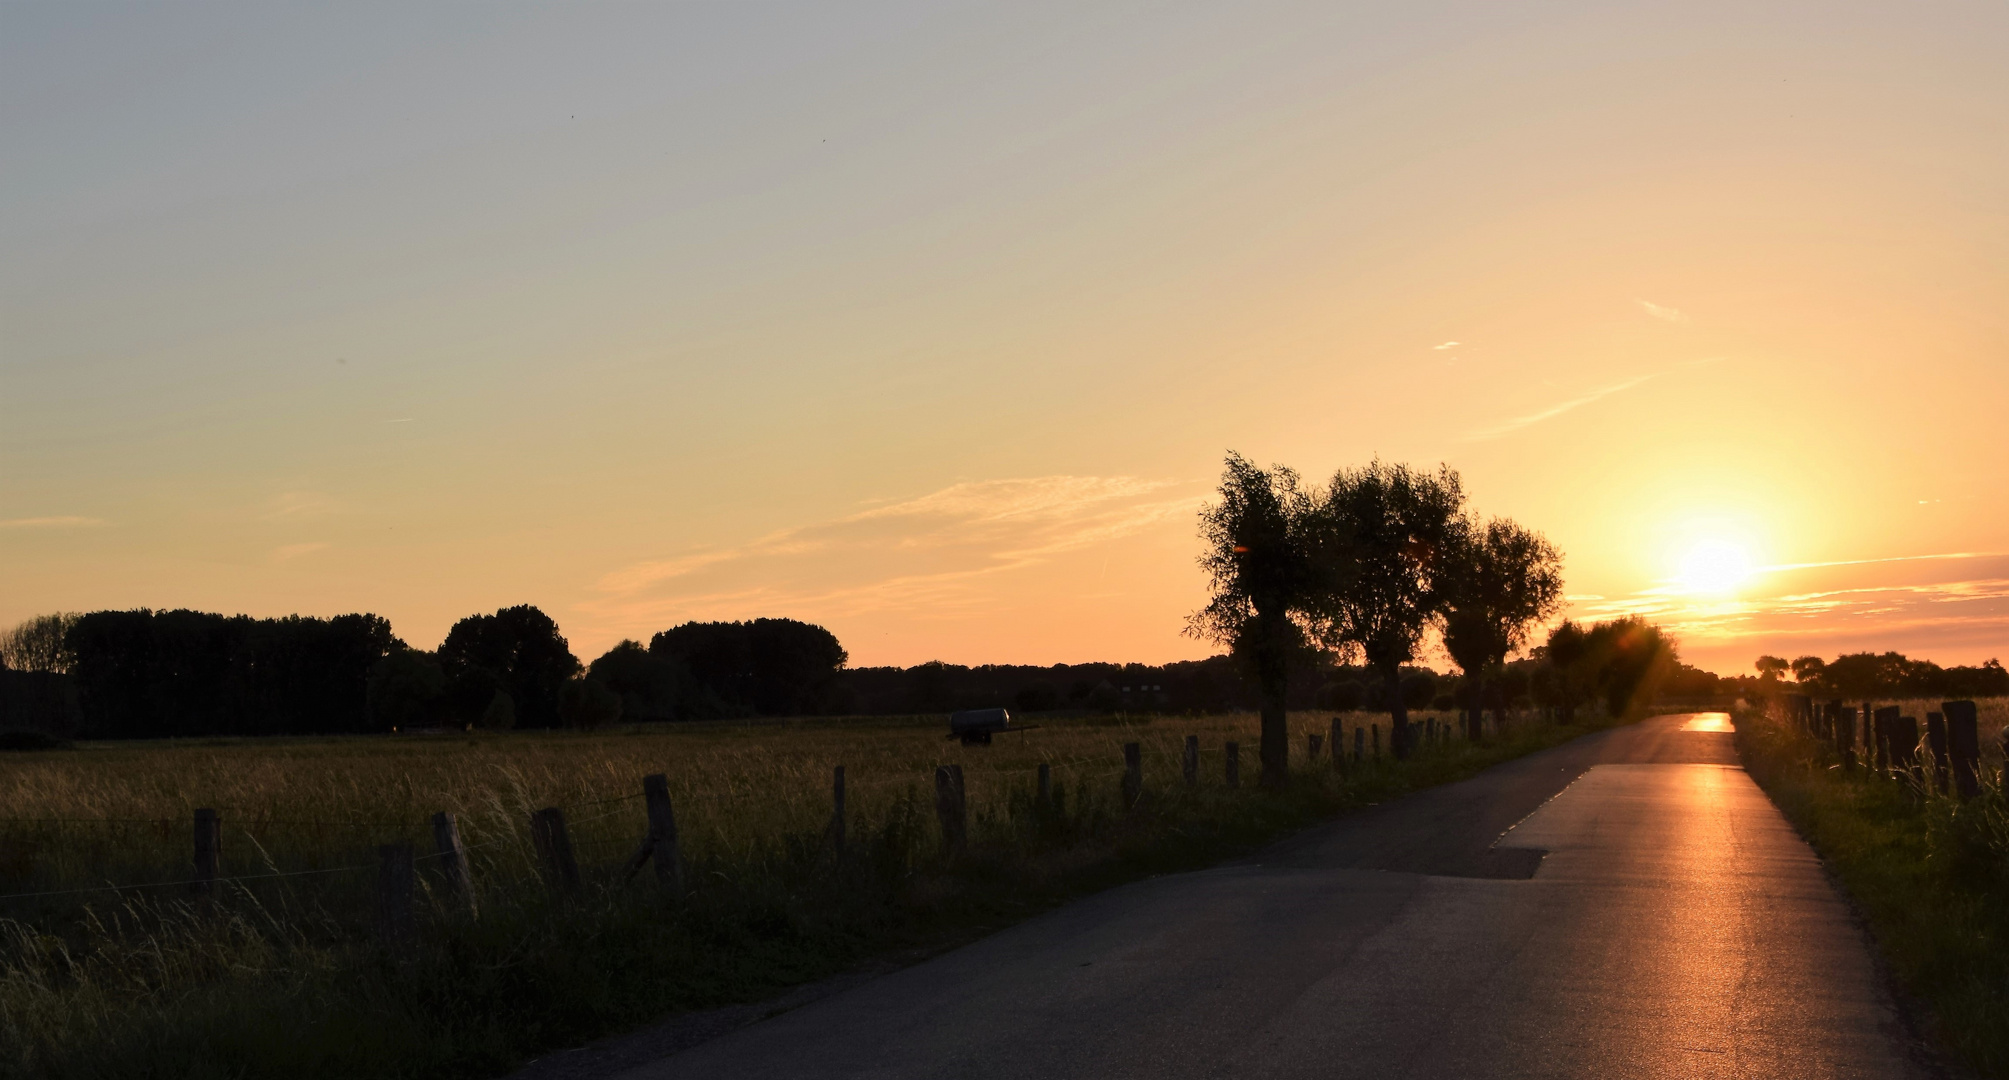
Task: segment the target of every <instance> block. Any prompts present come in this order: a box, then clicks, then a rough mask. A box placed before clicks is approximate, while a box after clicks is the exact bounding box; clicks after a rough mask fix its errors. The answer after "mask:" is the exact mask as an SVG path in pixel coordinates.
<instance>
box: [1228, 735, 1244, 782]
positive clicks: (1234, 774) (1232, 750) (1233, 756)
mask: <svg viewBox="0 0 2009 1080" xmlns="http://www.w3.org/2000/svg"><path fill="white" fill-rule="evenodd" d="M1227 752H1228V753H1227V758H1228V763H1227V764H1228V767H1227V772H1228V786H1229V787H1231V788H1238V787H1241V786H1242V744H1241V743H1238V742H1229V743H1228V745H1227Z"/></svg>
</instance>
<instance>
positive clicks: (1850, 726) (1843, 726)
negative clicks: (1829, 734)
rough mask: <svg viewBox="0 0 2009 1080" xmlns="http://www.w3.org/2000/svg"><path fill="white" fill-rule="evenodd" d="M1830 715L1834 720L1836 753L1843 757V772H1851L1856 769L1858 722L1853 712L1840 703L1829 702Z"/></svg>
mask: <svg viewBox="0 0 2009 1080" xmlns="http://www.w3.org/2000/svg"><path fill="white" fill-rule="evenodd" d="M1828 715H1830V716H1832V717H1833V718H1834V725H1835V753H1837V754H1839V755H1841V759H1842V771H1843V772H1849V771H1852V770H1853V769H1854V768H1855V767H1856V721H1855V715H1854V712H1853V711H1852V710H1850V709H1849V708H1848V707H1847V706H1845V705H1843V704H1842V703H1841V702H1839V701H1830V702H1828Z"/></svg>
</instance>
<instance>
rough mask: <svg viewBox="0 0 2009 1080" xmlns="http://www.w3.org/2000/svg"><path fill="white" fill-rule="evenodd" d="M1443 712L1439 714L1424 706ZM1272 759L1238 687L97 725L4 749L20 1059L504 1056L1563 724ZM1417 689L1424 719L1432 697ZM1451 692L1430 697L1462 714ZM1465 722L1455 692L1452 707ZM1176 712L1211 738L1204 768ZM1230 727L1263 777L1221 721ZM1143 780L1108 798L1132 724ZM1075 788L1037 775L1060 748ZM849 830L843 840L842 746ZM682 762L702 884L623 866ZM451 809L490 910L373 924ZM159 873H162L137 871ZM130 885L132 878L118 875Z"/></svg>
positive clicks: (454, 1064) (221, 1064) (10, 1010)
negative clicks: (1209, 711) (962, 714)
mask: <svg viewBox="0 0 2009 1080" xmlns="http://www.w3.org/2000/svg"><path fill="white" fill-rule="evenodd" d="M1426 715H1428V714H1426ZM1328 719H1329V718H1328V716H1327V715H1326V714H1320V715H1318V716H1311V715H1303V716H1297V715H1294V716H1293V717H1292V718H1291V720H1292V727H1293V737H1292V758H1293V761H1292V764H1293V772H1294V776H1293V781H1292V783H1291V784H1290V785H1289V786H1288V788H1286V789H1284V790H1280V791H1264V790H1261V789H1260V788H1259V786H1258V784H1257V780H1258V775H1259V765H1258V762H1257V760H1256V742H1257V736H1256V731H1257V721H1256V718H1255V717H1253V716H1249V715H1227V716H1213V717H1180V718H1169V717H1167V718H1125V717H1108V718H1084V719H1070V720H1058V721H1052V722H1049V723H1047V724H1046V726H1044V727H1041V728H1039V729H1037V730H1034V731H1029V732H1026V733H1024V734H1018V735H1009V736H1002V737H1000V738H998V740H997V741H996V743H995V744H994V745H992V746H989V747H964V746H961V745H959V744H956V743H953V742H948V741H945V740H944V739H943V738H942V735H941V732H942V730H943V726H942V724H941V720H940V718H919V719H884V718H871V719H845V720H803V721H791V722H760V723H738V724H705V725H684V726H677V727H650V728H637V729H622V730H615V731H610V732H604V733H596V734H582V733H531V732H520V733H512V734H504V735H474V736H465V735H452V736H411V737H403V738H399V737H386V738H347V739H315V740H257V741H251V740H244V741H234V740H233V741H225V740H214V741H204V742H185V743H176V744H171V745H170V744H100V745H86V746H81V747H79V748H76V749H74V750H63V751H49V752H38V753H17V754H10V755H7V756H5V757H4V758H0V916H4V921H0V1070H5V1071H6V1072H7V1073H9V1074H13V1075H39V1076H60V1077H110V1076H149V1077H211V1076H214V1077H265V1076H286V1077H289V1078H291V1080H309V1078H315V1077H337V1076H341V1077H350V1076H357V1077H360V1076H485V1075H494V1074H497V1073H500V1072H503V1071H506V1070H507V1069H508V1068H510V1067H511V1066H513V1065H514V1064H516V1063H517V1062H520V1061H521V1060H523V1059H524V1058H526V1057H527V1056H530V1055H533V1054H535V1053H537V1052H540V1051H543V1050H547V1049H551V1048H554V1047H561V1046H568V1045H576V1044H577V1043H579V1042H580V1041H583V1040H585V1039H588V1038H592V1037H595V1036H598V1035H602V1034H606V1033H609V1032H612V1031H618V1030H621V1029H624V1028H627V1027H631V1026H634V1025H637V1024H640V1023H644V1022H647V1021H649V1020H651V1019H654V1018H657V1017H660V1016H662V1015H664V1014H666V1013H669V1012H673V1011H676V1010H681V1009H691V1008H702V1007H707V1006H713V1005H719V1004H724V1003H729V1002H736V1001H745V1000H757V999H759V998H760V997H762V996H765V995H769V994H772V993H774V992H775V991H777V990H779V989H781V988H783V987H786V986H788V985H791V984H795V983H799V982H802V981H806V980H810V979H814V978H817V977H820V976H823V975H826V974H830V973H833V972H835V971H839V970H842V969H844V968H845V967H847V966H850V965H853V964H855V963H857V962H859V961H860V960H862V959H865V958H867V957H871V956H874V955H885V954H888V953H896V952H906V953H924V952H926V951H930V950H934V949H939V948H941V947H945V946H947V945H949V944H953V943H954V942H957V941H961V940H967V939H968V938H969V937H971V936H973V935H975V934H979V933H982V932H984V931H986V930H988V929H991V928H995V927H998V926H1003V925H1007V924H1009V923H1010V922H1013V921H1016V920H1018V919H1021V918H1024V917H1025V916H1027V915H1029V914H1032V913H1034V912H1037V911H1039V910H1041V909H1043V908H1045V907H1048V906H1050V905H1052V904H1053V903H1055V902H1058V901H1060V900H1063V899H1065V898H1067V897H1069V896H1073V895H1078V894H1080V893H1082V892H1085V891H1089V890H1093V889H1096V888H1101V887H1105V886H1108V885H1111V884H1115V883H1118V882H1121V881H1124V880H1130V879H1134V878H1137V877H1141V876H1145V875H1148V874H1152V873H1158V872H1165V871H1171V870H1178V869H1187V868H1192V867H1197V866H1202V865H1206V864H1208V863H1210V862H1213V861H1217V860H1219V859H1221V858H1223V857H1226V856H1230V855H1233V854H1236V853H1239V852H1243V851H1247V850H1250V849H1252V848H1253V847H1255V846H1257V845H1259V844H1261V843H1263V842H1265V841H1267V840H1270V839H1273V838H1275V837H1277V836H1279V835H1282V834H1284V833H1286V832H1289V831H1291V830H1293V829H1296V828H1299V827H1302V826H1304V825H1306V824H1309V823H1311V822H1314V821H1316V820H1319V819H1321V818H1324V817H1327V816H1330V815H1332V814H1334V813H1338V812H1342V811H1344V810H1346V809H1347V808H1349V807H1356V806H1361V805H1365V804H1369V803H1373V802H1377V801H1380V800H1383V799H1386V798H1389V797H1392V796H1395V795H1398V794H1400V793H1402V792H1404V791H1407V790H1412V789H1414V788H1417V787H1421V786H1426V785H1429V784H1434V783H1440V782H1443V781H1447V780H1451V779H1456V778H1459V777H1462V776H1466V775H1470V774H1471V773H1473V772H1476V771H1478V770H1479V769H1481V768H1484V767H1485V766H1487V765H1489V764H1492V763H1495V762H1497V761H1501V760H1505V759H1507V758H1510V757H1513V756H1517V755H1519V754H1523V753H1526V752H1529V751H1531V750H1534V749H1537V748H1540V747H1543V746H1547V745H1553V744H1554V743H1557V742H1560V741H1563V740H1565V739H1567V738H1570V737H1574V736H1575V735H1579V734H1582V733H1584V732H1585V731H1587V730H1590V729H1592V728H1594V727H1601V726H1605V723H1606V722H1604V721H1596V720H1593V721H1586V722H1581V723H1579V724H1578V725H1577V726H1574V727H1568V728H1564V727H1558V726H1556V725H1553V724H1547V723H1540V722H1535V721H1527V722H1523V723H1517V724H1515V725H1513V726H1512V728H1511V729H1510V731H1509V732H1508V733H1507V734H1506V735H1505V736H1503V737H1502V736H1495V737H1492V738H1490V739H1489V740H1488V741H1486V742H1484V743H1481V744H1478V745H1473V744H1469V743H1465V742H1463V741H1453V740H1448V739H1447V740H1445V741H1442V742H1440V743H1438V744H1436V745H1433V746H1431V747H1429V748H1427V749H1426V750H1424V751H1423V752H1421V753H1419V754H1418V755H1417V756H1416V757H1415V758H1414V759H1412V760H1410V761H1407V762H1403V763H1400V764H1397V763H1395V762H1393V761H1392V760H1390V759H1389V758H1387V757H1386V756H1385V750H1386V747H1385V743H1386V736H1387V732H1386V721H1387V718H1386V717H1371V716H1367V715H1364V714H1358V715H1352V716H1349V717H1347V723H1348V736H1347V742H1348V745H1349V746H1350V745H1351V738H1352V737H1351V729H1352V726H1353V725H1355V724H1368V723H1375V724H1378V725H1380V727H1381V737H1382V741H1383V743H1384V757H1383V758H1382V759H1380V760H1379V761H1370V762H1368V763H1366V764H1365V765H1363V766H1361V767H1357V768H1353V769H1351V770H1349V772H1348V773H1347V774H1346V775H1345V776H1343V777H1342V776H1340V775H1336V774H1335V772H1334V770H1333V768H1332V765H1331V763H1330V761H1329V758H1326V757H1321V759H1320V760H1318V761H1316V762H1311V761H1308V760H1307V759H1306V739H1305V736H1306V734H1309V733H1311V732H1314V731H1315V732H1318V733H1320V734H1324V733H1325V731H1326V730H1327V721H1328ZM1419 719H1421V718H1419ZM1431 719H1435V720H1438V721H1440V723H1441V721H1442V720H1444V719H1445V718H1444V717H1442V716H1433V717H1431ZM1448 726H1449V725H1443V727H1447V728H1448ZM1187 735H1196V736H1198V737H1199V739H1200V742H1201V746H1202V748H1203V754H1202V764H1201V782H1200V784H1199V785H1198V786H1197V788H1195V789H1190V790H1189V789H1188V788H1187V787H1186V786H1185V785H1184V783H1183V781H1182V779H1181V769H1180V755H1181V749H1182V744H1183V740H1184V738H1185V737H1186V736H1187ZM1230 739H1233V740H1238V741H1239V742H1240V743H1241V744H1242V748H1243V749H1242V757H1241V761H1242V777H1243V781H1242V786H1241V787H1240V788H1239V789H1233V790H1231V789H1229V788H1228V787H1227V786H1226V784H1225V783H1224V780H1223V744H1224V743H1225V742H1226V741H1227V740H1230ZM1131 741H1135V742H1138V743H1140V744H1141V745H1142V749H1143V763H1144V770H1143V771H1144V790H1143V797H1142V799H1141V801H1140V802H1139V804H1138V805H1137V807H1136V808H1135V809H1129V808H1126V807H1124V806H1123V804H1122V800H1121V797H1120V794H1119V792H1120V777H1121V775H1122V745H1123V744H1124V743H1126V742H1131ZM949 763H958V764H961V765H962V766H963V768H964V770H965V775H966V786H967V790H968V795H969V847H968V849H967V851H966V852H965V853H964V854H963V855H961V856H959V857H953V858H952V857H950V856H948V855H947V854H945V853H944V852H943V850H942V846H941V841H940V834H939V831H938V828H937V825H936V822H935V819H934V792H933V780H932V777H933V771H934V768H935V766H936V765H938V764H949ZM1042 763H1044V764H1047V765H1048V766H1050V767H1051V769H1052V773H1053V779H1054V786H1055V788H1056V792H1057V798H1056V799H1054V800H1053V801H1052V802H1051V803H1047V804H1040V803H1038V802H1037V801H1036V800H1035V799H1034V795H1033V792H1034V777H1035V775H1036V770H1037V769H1038V767H1039V765H1040V764H1042ZM840 764H841V765H843V766H844V767H845V769H846V776H847V796H848V800H847V801H848V812H847V829H848V835H849V842H848V843H847V845H846V847H845V849H844V851H843V853H842V854H841V855H839V854H838V853H836V852H835V851H833V850H831V848H830V846H829V845H828V844H827V843H826V840H825V835H826V829H827V827H828V824H829V820H830V814H831V809H830V806H831V804H830V784H831V769H832V767H833V766H835V765H840ZM652 772H662V773H665V774H667V776H668V777H669V783H670V791H671V796H672V799H673V800H674V804H675V807H676V813H677V817H678V824H679V828H680V831H681V834H682V840H683V845H684V853H685V856H686V859H687V861H688V866H689V872H688V880H689V882H690V890H689V893H688V895H687V896H685V897H681V898H677V897H671V896H667V895H665V894H664V893H663V892H662V891H661V890H659V889H658V888H656V887H655V885H654V882H653V880H652V876H651V875H649V874H647V873H644V874H643V875H642V876H641V877H639V878H637V879H636V880H635V881H633V882H624V881H623V879H622V876H621V874H620V867H621V864H622V863H623V862H624V860H625V859H626V858H627V857H628V856H629V854H630V853H631V852H632V851H633V850H634V849H635V847H636V845H637V844H638V842H639V841H640V839H641V838H642V836H643V834H644V831H645V828H646V822H645V819H644V810H643V804H642V802H641V800H640V798H639V795H640V781H641V777H642V776H643V775H645V774H647V773H652ZM545 806H558V807H561V808H563V810H564V811H565V814H566V816H567V818H568V822H569V825H570V829H571V836H572V842H573V845H574V847H575V849H576V850H577V851H578V854H579V861H580V864H581V867H582V870H583V871H584V877H585V879H586V880H585V883H584V886H583V888H581V889H580V890H579V891H578V892H577V893H572V894H567V893H564V892H562V891H557V890H553V889H551V888H548V887H547V885H546V883H545V882H544V881H543V880H542V878H541V876H540V873H539V864H538V861H537V858H536V855H535V853H534V849H533V845H532V844H531V841H530V837H529V835H528V815H529V814H530V812H531V811H533V810H536V809H538V808H540V807H545ZM196 807H213V808H216V809H218V810H219V812H220V813H221V815H222V819H223V868H222V873H223V874H224V875H225V876H226V877H228V878H231V879H232V880H230V881H227V882H225V883H224V884H223V886H222V888H221V891H220V895H219V896H218V898H217V899H216V900H215V901H214V902H206V901H200V900H198V899H197V898H194V897H192V896H191V894H190V892H189V889H188V887H187V886H186V885H185V884H175V883H180V882H185V880H186V879H187V878H188V877H189V876H190V873H191V854H190V847H191V839H190V837H191V825H190V821H191V813H192V811H193V809H194V808H196ZM439 810H450V811H453V812H454V813H455V814H457V815H458V816H459V819H460V822H461V827H462V835H463V839H464V841H465V842H466V843H467V844H468V846H469V849H470V862H471V863H472V870H473V876H474V880H475V886H476V893H477V896H476V901H477V906H478V914H477V915H469V914H468V913H467V912H466V910H465V908H464V906H462V905H458V904H455V903H454V902H452V900H451V897H450V895H449V894H448V893H447V892H446V891H445V890H444V889H443V887H442V886H443V882H442V881H441V880H440V879H439V875H438V872H437V870H436V869H435V867H436V865H437V864H436V863H434V862H431V861H429V860H426V859H423V858H422V859H421V860H420V881H419V885H420V890H421V903H420V905H419V907H420V914H419V921H420V926H419V935H418V937H419V944H418V946H417V948H416V949H415V950H414V951H412V952H409V953H404V954H400V953H397V952H394V951H386V950H385V949H383V948H381V947H380V946H379V945H378V944H377V942H376V939H375V937H374V935H373V933H372V927H373V922H372V919H373V913H374V910H375V909H374V907H373V904H374V899H373V898H374V895H375V894H374V892H373V891H372V890H373V888H374V883H375V881H376V873H377V871H376V855H375V849H376V846H377V845H380V844H387V843H393V842H398V841H411V842H413V843H415V844H416V845H417V847H418V850H419V851H420V852H421V853H422V854H423V853H427V852H430V851H431V850H432V849H431V841H430V838H429V833H428V832H427V827H426V821H427V819H428V818H429V817H430V815H431V814H432V813H434V812H435V811H439ZM144 883H156V884H154V885H153V887H131V886H136V885H141V884H144ZM113 885H117V886H126V887H123V888H118V889H112V888H108V886H113Z"/></svg>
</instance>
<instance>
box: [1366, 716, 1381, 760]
mask: <svg viewBox="0 0 2009 1080" xmlns="http://www.w3.org/2000/svg"><path fill="white" fill-rule="evenodd" d="M1367 734H1368V737H1369V738H1370V739H1371V740H1372V741H1373V743H1374V760H1376V761H1380V760H1381V725H1380V724H1369V725H1367Z"/></svg>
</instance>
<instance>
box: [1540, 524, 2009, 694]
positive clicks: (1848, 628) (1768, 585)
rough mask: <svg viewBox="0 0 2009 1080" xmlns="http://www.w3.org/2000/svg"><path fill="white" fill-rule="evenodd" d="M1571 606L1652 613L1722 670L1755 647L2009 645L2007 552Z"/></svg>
mask: <svg viewBox="0 0 2009 1080" xmlns="http://www.w3.org/2000/svg"><path fill="white" fill-rule="evenodd" d="M1573 599H1574V598H1573ZM1572 608H1573V614H1574V616H1575V617H1577V618H1587V619H1608V618H1613V617H1616V616H1621V615H1642V616H1645V617H1647V618H1651V619H1653V620H1654V621H1656V622H1658V623H1660V624H1661V625H1663V626H1665V627H1667V628H1668V629H1669V630H1671V631H1673V632H1674V634H1675V635H1676V637H1677V638H1678V639H1679V640H1680V641H1681V642H1682V645H1683V651H1684V654H1686V653H1691V652H1692V653H1694V654H1695V655H1696V656H1697V657H1699V658H1702V659H1704V660H1707V661H1709V662H1710V663H1712V664H1713V666H1714V669H1715V670H1719V671H1729V670H1743V669H1744V667H1745V666H1746V665H1748V664H1749V663H1750V660H1751V658H1752V657H1755V656H1756V655H1757V653H1759V652H1763V651H1770V652H1784V651H1786V650H1792V653H1794V654H1797V653H1804V652H1817V653H1821V654H1824V655H1833V654H1835V653H1840V652H1854V651H1859V650H1862V649H1869V650H1871V651H1875V652H1882V651H1884V650H1887V649H1897V650H1900V651H1904V652H1909V653H1911V654H1912V655H1916V656H1925V657H1927V658H1930V659H1935V660H1939V661H1941V662H1943V663H1963V662H1971V661H1972V660H1973V659H1975V658H1976V657H1977V656H1978V657H1986V656H1988V655H1993V654H1996V653H1998V652H2001V651H2004V646H2005V645H2009V554H2001V553H1990V552H1946V553H1933V554H1926V555H1903V556H1894V557H1888V558H1871V559H1837V560H1829V561H1823V562H1798V563H1782V564H1779V565H1775V566H1768V567H1764V568H1762V569H1761V570H1760V571H1759V572H1758V574H1757V576H1756V577H1755V578H1754V579H1753V580H1752V582H1751V583H1750V584H1749V585H1748V586H1747V587H1746V589H1745V590H1744V593H1743V595H1741V596H1739V597H1736V598H1731V599H1720V598H1718V599H1711V598H1704V597H1696V596H1689V595H1683V594H1682V591H1681V590H1679V589H1674V588H1668V587H1664V586H1663V587H1655V588H1648V589H1643V590H1641V591H1639V592H1636V593H1633V594H1630V595H1627V596H1615V597H1609V598H1599V599H1595V600H1593V599H1592V598H1590V597H1583V598H1580V599H1574V602H1573V605H1572ZM1746 654H1748V655H1746Z"/></svg>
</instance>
